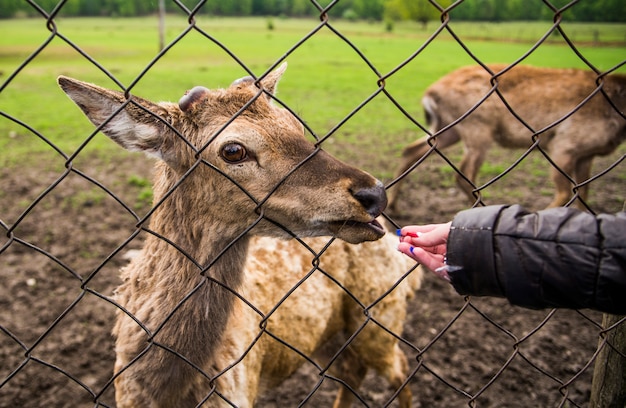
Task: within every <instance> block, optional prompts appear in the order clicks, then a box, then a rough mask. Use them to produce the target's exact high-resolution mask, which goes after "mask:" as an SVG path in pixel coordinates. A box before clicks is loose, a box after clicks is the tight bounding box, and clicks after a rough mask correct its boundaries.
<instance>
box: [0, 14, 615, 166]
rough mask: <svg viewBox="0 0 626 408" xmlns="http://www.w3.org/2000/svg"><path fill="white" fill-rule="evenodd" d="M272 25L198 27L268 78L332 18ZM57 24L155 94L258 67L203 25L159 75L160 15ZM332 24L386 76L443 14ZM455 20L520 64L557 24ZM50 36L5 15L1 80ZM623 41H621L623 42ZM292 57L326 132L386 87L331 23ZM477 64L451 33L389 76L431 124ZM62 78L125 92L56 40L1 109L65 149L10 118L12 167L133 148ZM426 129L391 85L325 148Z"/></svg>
mask: <svg viewBox="0 0 626 408" xmlns="http://www.w3.org/2000/svg"><path fill="white" fill-rule="evenodd" d="M267 21H268V20H267V19H266V18H246V19H236V18H223V19H217V18H206V17H205V18H201V19H199V20H198V27H199V28H201V29H202V30H203V31H204V32H206V33H208V34H209V35H211V36H213V37H214V38H216V39H217V40H219V41H220V42H221V43H222V44H223V45H224V46H226V47H228V49H230V50H231V51H232V52H233V53H234V54H235V55H237V56H238V57H239V58H240V59H241V60H242V61H243V62H244V63H245V65H246V66H247V67H249V69H251V70H252V71H253V72H254V73H255V74H256V75H260V74H262V73H263V72H264V71H265V70H267V69H268V67H270V66H271V65H272V64H273V63H274V62H275V61H277V60H278V59H280V58H281V57H282V56H284V55H285V54H286V53H288V52H289V50H290V49H291V48H292V47H293V46H294V45H295V44H296V43H297V42H298V41H300V40H301V39H302V38H304V37H305V36H306V35H307V34H308V33H309V32H311V31H312V30H314V29H315V28H316V27H317V26H318V25H319V24H320V23H319V21H316V20H290V19H273V20H272V23H273V25H274V29H273V30H268V29H267V24H268V23H267ZM56 23H57V28H58V32H59V33H61V34H62V35H63V36H65V37H67V38H69V39H70V40H71V41H73V42H74V43H75V44H76V45H77V46H79V47H80V48H81V49H82V50H84V51H85V52H86V53H88V54H89V55H90V56H91V57H92V58H94V59H95V60H96V61H98V63H100V64H101V65H102V66H104V67H105V68H106V69H107V70H109V71H110V72H111V73H112V74H113V75H115V77H116V78H117V79H118V80H119V81H120V82H121V83H123V84H124V85H125V86H127V85H129V84H131V83H132V82H133V81H135V80H136V79H137V78H139V77H141V80H139V81H138V82H137V84H136V86H135V87H134V88H133V89H132V93H134V94H137V95H141V96H144V97H147V98H149V99H154V100H172V101H176V100H178V98H179V97H180V96H181V95H182V94H183V92H184V91H185V90H187V89H189V88H191V87H193V86H195V85H199V84H202V85H205V86H207V87H210V88H215V87H225V86H228V84H229V83H230V82H232V80H234V79H236V78H238V77H241V76H245V75H247V73H246V71H245V70H244V69H242V68H241V67H240V66H239V64H238V63H237V62H236V61H234V60H233V59H232V58H231V57H230V56H229V55H228V54H227V53H226V52H224V51H223V50H222V49H221V48H220V47H219V46H218V45H216V44H215V43H213V42H212V41H210V40H209V39H207V38H206V37H205V36H203V35H202V34H200V33H198V32H196V31H192V32H190V33H189V34H188V35H187V36H185V37H184V38H183V39H182V40H181V41H180V42H179V43H177V44H176V45H175V46H174V47H173V48H172V49H170V51H169V52H168V53H167V54H166V55H165V56H164V57H163V58H162V59H161V60H159V61H158V62H157V63H156V64H155V65H154V66H153V67H152V68H151V69H150V70H149V71H148V72H147V73H145V74H144V73H142V71H143V69H144V67H146V66H147V65H148V64H149V63H150V61H152V60H153V58H154V57H155V56H156V54H157V52H158V50H157V44H158V41H157V40H158V38H157V20H156V18H133V19H104V18H93V19H58V20H56ZM166 24H167V41H172V40H173V39H174V38H176V37H177V36H178V35H180V34H181V33H182V32H183V31H184V30H185V29H186V27H187V23H186V20H185V19H183V18H180V17H168V19H167V22H166ZM332 26H333V27H334V28H336V29H338V30H339V31H340V32H341V33H342V34H343V35H344V36H346V37H348V38H349V39H350V40H351V41H352V42H353V44H354V45H355V46H356V47H357V48H358V49H359V50H360V51H361V52H362V53H363V54H364V55H365V57H366V58H367V59H368V60H369V61H370V63H371V64H372V65H373V66H374V67H375V69H376V70H377V71H378V73H380V74H381V75H387V74H389V73H390V72H391V71H393V70H394V69H395V68H396V67H397V66H398V65H399V64H401V63H402V62H403V61H405V60H406V59H407V58H409V57H410V56H411V55H412V54H413V53H414V52H415V51H416V50H417V49H419V48H420V47H421V46H422V45H424V43H425V41H426V40H427V38H428V37H429V36H430V35H431V34H432V32H434V31H435V29H436V27H437V25H436V24H435V23H434V22H433V23H430V24H429V25H428V27H427V29H426V30H423V29H421V28H420V27H419V26H418V25H417V24H414V23H409V22H403V23H396V24H395V25H394V31H393V32H392V33H388V32H386V31H385V29H384V24H383V23H376V24H374V23H366V22H355V23H350V22H345V21H338V22H333V23H332ZM563 27H564V29H565V30H566V31H567V32H568V33H570V35H571V37H572V38H573V39H574V41H577V43H579V44H580V47H579V50H580V52H581V53H582V54H583V55H584V56H585V57H586V58H587V59H589V60H590V61H591V63H592V64H594V65H595V66H597V67H598V68H600V69H608V68H610V67H612V66H614V65H616V64H618V63H619V62H621V61H622V60H623V58H624V55H626V46H624V41H625V40H626V39H625V38H624V32H626V30H625V25H623V24H622V25H616V24H595V25H585V24H570V23H565V24H564V25H563ZM452 28H453V30H455V32H456V33H457V34H458V35H459V36H461V37H462V38H463V39H464V41H465V44H466V45H467V46H468V47H469V48H470V49H471V51H472V53H474V54H475V55H476V56H477V57H478V58H480V59H481V60H482V61H484V62H513V61H515V60H517V59H518V58H520V57H521V56H522V55H523V54H524V53H525V52H527V51H528V50H529V49H530V48H531V47H532V44H533V43H534V42H535V41H536V40H537V39H538V38H540V37H541V36H542V35H543V34H544V33H545V32H547V30H549V29H550V23H549V22H533V23H499V24H486V23H453V24H452ZM596 32H597V33H598V34H595V33H596ZM49 37H50V32H49V31H48V29H47V28H46V24H45V21H44V20H42V19H29V20H5V21H2V24H0V75H1V76H0V83H5V81H7V80H8V78H9V76H10V75H12V74H13V73H14V72H15V71H16V70H18V69H19V67H20V65H21V64H22V63H23V61H24V60H25V59H26V58H27V57H28V56H29V55H31V54H32V53H33V52H34V51H35V50H36V49H37V47H39V46H40V45H41V44H43V43H44V42H45V41H46V40H47V39H48V38H49ZM595 40H599V41H607V43H608V44H609V45H606V46H597V45H594V44H593V42H594V41H595ZM617 43H621V45H619V46H616V45H613V44H617ZM286 59H287V61H288V62H289V70H288V71H287V73H286V75H285V77H284V79H283V81H282V82H281V84H280V93H279V95H278V96H279V97H280V98H281V99H282V100H283V101H284V102H285V103H287V104H288V105H289V106H290V107H291V108H292V109H294V110H295V111H296V112H298V113H299V114H301V115H302V118H303V119H304V120H305V121H306V122H307V124H309V126H310V127H311V128H312V130H313V132H314V133H315V134H316V135H317V136H319V137H323V136H324V135H326V134H327V133H328V132H329V131H330V130H331V129H333V128H334V127H335V126H336V125H337V124H338V123H340V122H341V121H342V120H343V119H344V118H345V117H346V116H348V115H350V114H351V112H353V110H354V109H356V107H357V106H358V105H359V104H360V103H361V102H362V101H363V100H365V99H366V98H368V97H370V96H371V95H373V94H375V93H377V92H379V86H378V85H377V81H378V75H377V74H376V73H375V72H374V71H373V70H372V69H371V68H370V67H369V66H368V65H367V64H366V63H365V62H364V61H363V60H362V59H361V57H360V56H359V55H358V54H357V53H356V52H354V50H353V49H352V48H351V47H350V46H349V45H348V44H346V42H345V41H344V40H342V39H341V38H340V37H338V36H337V35H335V34H334V33H333V32H332V31H331V30H329V29H328V28H327V27H322V29H321V30H320V31H318V32H317V33H316V34H315V35H313V36H312V37H311V38H309V39H308V40H306V41H305V42H304V44H303V45H302V46H300V47H298V48H297V49H296V50H295V51H293V52H292V53H291V54H290V55H289V56H288V57H287V58H286ZM526 62H528V63H530V64H534V65H542V66H554V67H584V66H585V65H584V63H583V62H582V61H581V60H580V59H579V58H578V57H577V56H576V55H575V54H574V53H573V52H572V51H571V49H570V48H569V47H568V46H566V45H564V42H563V41H562V40H561V39H560V37H558V36H554V35H553V36H551V37H550V42H549V43H548V44H544V45H541V46H540V47H539V48H538V49H537V50H536V51H535V52H534V53H533V54H532V55H531V56H530V57H529V58H528V59H527V60H526ZM472 63H474V61H473V60H472V58H471V57H470V56H469V55H468V54H467V53H466V52H465V51H464V50H463V49H462V48H461V47H460V46H459V45H458V44H457V43H456V41H454V40H453V39H452V37H451V36H450V35H449V34H447V33H445V32H444V33H442V34H441V35H440V36H439V37H437V38H436V39H435V40H434V41H433V42H432V43H431V44H429V45H428V46H427V47H426V48H425V50H424V51H423V52H422V53H420V54H419V55H418V56H417V57H415V58H414V59H413V60H412V61H411V62H409V63H408V64H407V65H406V66H404V67H403V68H402V69H401V70H400V71H398V72H396V73H395V74H393V75H392V76H390V77H389V78H387V79H386V81H385V89H386V91H387V92H388V93H389V94H390V95H391V96H392V97H393V98H394V99H395V100H396V101H397V102H398V103H400V104H401V105H402V106H403V107H404V109H405V110H406V111H407V112H408V114H409V115H411V116H412V117H413V118H415V119H416V120H419V121H422V109H421V106H420V98H421V95H422V93H423V91H424V89H425V88H426V87H427V86H428V85H429V84H430V83H432V82H433V81H435V80H436V79H437V78H439V77H441V76H442V75H444V74H446V73H447V72H449V71H451V70H453V69H455V68H457V67H459V66H462V65H467V64H472ZM622 71H623V69H622ZM61 74H62V75H68V76H72V77H76V78H79V79H82V80H86V81H91V82H94V83H98V84H100V85H102V86H106V87H110V88H117V85H116V84H115V83H114V82H113V81H111V80H110V79H109V78H108V77H107V76H106V75H105V74H104V73H103V72H101V71H100V70H99V69H98V68H97V67H96V66H94V65H93V64H91V63H90V62H89V61H87V60H86V59H85V58H84V57H82V56H81V55H80V54H79V53H78V52H77V51H76V50H75V49H73V48H72V47H71V46H70V45H68V44H66V43H65V42H64V41H62V40H61V39H60V38H54V39H53V40H52V41H51V42H50V44H48V45H47V46H46V47H45V48H44V49H43V51H41V52H40V53H39V54H38V55H37V56H36V57H35V59H34V60H33V61H31V62H30V63H29V64H28V65H26V66H25V67H24V68H23V69H22V70H21V71H20V72H19V74H18V75H17V76H16V77H15V78H13V80H12V81H11V82H10V83H8V84H6V83H5V85H6V86H5V87H4V89H3V90H2V92H1V93H0V111H2V112H3V113H4V114H6V115H10V116H12V117H14V118H17V119H18V120H20V121H22V122H24V123H27V124H28V125H29V126H31V127H32V128H33V129H34V130H35V131H37V132H39V133H40V134H41V135H42V136H44V137H45V138H47V139H48V140H49V141H50V142H51V143H53V144H54V145H55V146H57V147H58V148H59V149H60V150H61V151H62V153H61V154H58V153H56V152H55V151H54V150H53V148H52V147H51V146H50V145H48V144H47V143H45V142H44V141H43V140H42V139H40V138H39V137H37V136H36V135H35V134H34V133H33V132H31V131H30V130H28V129H26V128H24V127H22V126H20V125H18V124H16V123H14V122H12V121H11V120H8V119H7V118H6V117H4V116H0V165H2V166H12V165H15V164H18V163H21V162H23V161H24V160H29V157H33V158H34V159H35V160H40V159H39V155H40V154H42V153H43V154H45V156H46V157H47V158H50V157H55V158H56V160H63V161H64V160H65V157H68V156H71V155H73V154H74V153H75V152H76V151H77V150H78V149H81V146H82V145H83V144H84V143H86V142H88V143H86V146H85V147H84V148H82V149H83V151H84V152H90V153H92V154H97V155H99V156H101V157H107V156H112V155H119V154H121V153H120V150H119V149H118V148H117V147H115V146H114V144H113V143H112V142H110V141H109V140H108V139H107V138H106V137H104V136H103V135H101V134H98V135H95V136H93V135H92V132H93V130H94V128H93V126H92V125H91V124H90V123H89V122H88V120H87V119H86V118H85V117H84V116H83V115H82V113H81V112H80V111H79V109H77V108H76V106H75V105H74V104H73V103H72V102H71V101H70V100H69V99H68V98H67V97H66V96H65V95H64V94H63V92H61V90H60V89H59V88H58V87H57V85H56V77H57V76H58V75H61ZM0 86H2V85H0ZM420 133H421V132H420V131H419V129H417V128H416V127H415V125H414V124H413V123H412V122H411V121H410V120H409V119H407V118H406V117H405V116H404V114H403V113H401V112H400V111H399V110H398V109H397V108H396V107H395V106H394V105H393V104H392V103H391V102H390V101H389V99H388V98H387V96H385V95H384V94H383V93H380V92H379V93H378V94H377V95H376V96H375V97H374V98H373V100H372V101H371V102H370V103H369V104H367V105H366V106H365V107H363V108H362V109H360V111H358V112H357V113H356V114H355V115H354V118H353V119H351V120H349V121H348V122H347V123H346V124H345V125H344V126H342V127H341V128H340V129H339V131H338V132H337V133H336V134H335V135H334V136H333V138H332V139H333V143H328V144H327V145H325V146H327V149H329V150H331V151H332V150H333V149H335V150H338V151H336V152H334V153H336V154H338V155H340V156H342V152H343V153H345V154H346V155H349V154H355V155H360V154H366V153H367V152H370V153H369V154H371V152H376V154H379V155H388V154H390V155H392V156H393V155H397V154H399V151H400V149H401V147H402V146H403V145H404V144H406V143H407V142H409V141H411V140H413V139H414V138H415V137H416V136H417V135H419V134H420ZM92 136H93V138H92ZM347 150H350V152H347ZM344 151H345V152H344ZM344 157H345V156H344ZM387 157H390V156H387ZM30 160H33V159H30Z"/></svg>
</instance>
